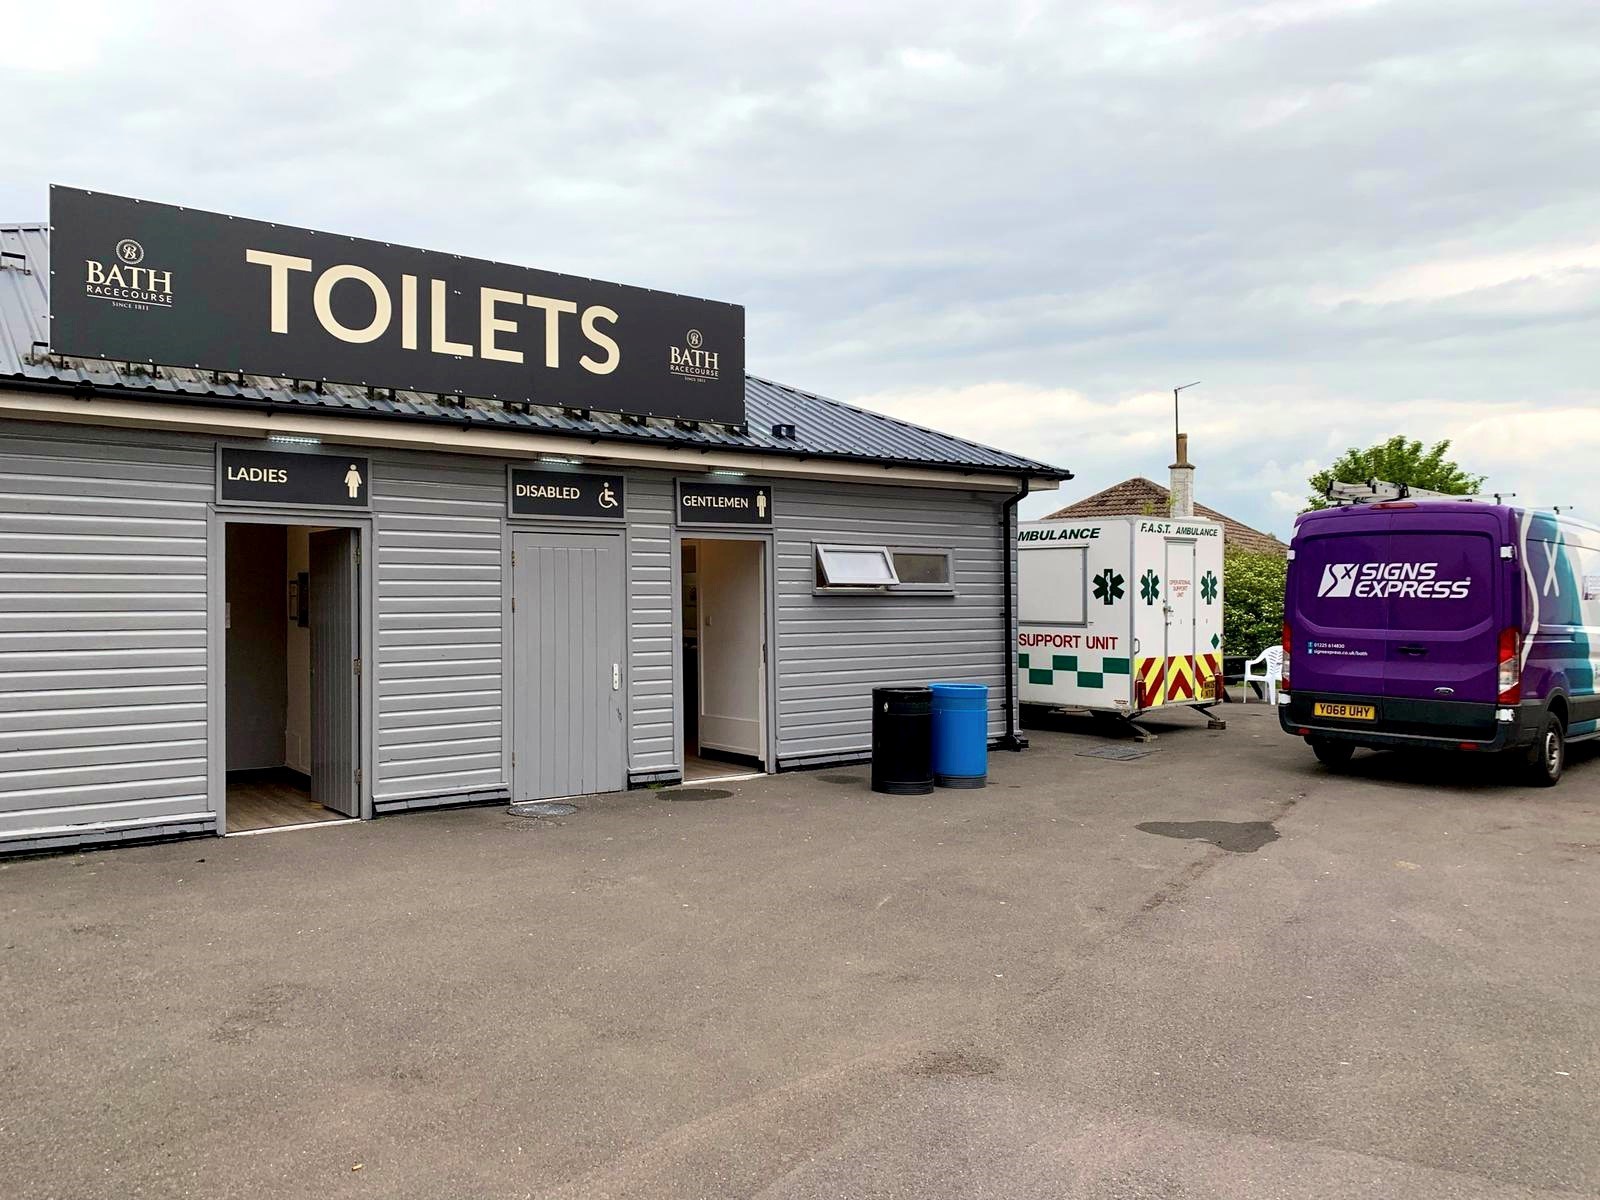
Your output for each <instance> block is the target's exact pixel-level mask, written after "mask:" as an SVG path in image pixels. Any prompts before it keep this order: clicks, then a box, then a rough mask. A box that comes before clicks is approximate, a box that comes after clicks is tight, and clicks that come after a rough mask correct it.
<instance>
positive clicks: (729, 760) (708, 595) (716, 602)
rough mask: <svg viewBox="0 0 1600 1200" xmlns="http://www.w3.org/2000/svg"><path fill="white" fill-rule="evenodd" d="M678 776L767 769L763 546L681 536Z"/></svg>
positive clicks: (704, 776) (698, 777) (701, 776)
mask: <svg viewBox="0 0 1600 1200" xmlns="http://www.w3.org/2000/svg"><path fill="white" fill-rule="evenodd" d="M680 554H681V556H682V557H681V562H680V564H679V565H680V568H681V569H680V577H681V578H682V580H683V591H682V595H681V597H680V612H681V617H682V631H683V665H684V670H683V777H684V779H685V780H686V781H688V780H707V779H714V778H720V777H726V776H728V775H734V774H741V773H748V772H750V771H762V770H765V769H766V753H767V750H766V748H767V611H766V583H765V578H766V571H765V561H764V559H765V554H766V547H765V546H764V545H763V543H761V542H759V541H749V540H743V539H733V538H684V539H683V540H682V543H681V549H680Z"/></svg>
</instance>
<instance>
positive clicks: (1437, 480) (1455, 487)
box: [1306, 434, 1484, 510]
mask: <svg viewBox="0 0 1600 1200" xmlns="http://www.w3.org/2000/svg"><path fill="white" fill-rule="evenodd" d="M1449 451H1450V442H1449V441H1448V440H1446V441H1442V442H1437V443H1435V444H1434V446H1433V448H1432V449H1430V450H1425V449H1423V446H1422V443H1421V442H1419V441H1413V440H1408V439H1407V438H1405V437H1402V436H1400V435H1398V434H1397V435H1396V436H1394V437H1392V438H1390V439H1389V440H1388V441H1387V442H1379V443H1378V444H1377V445H1375V446H1369V447H1368V448H1367V449H1365V450H1358V449H1356V448H1355V447H1354V446H1352V447H1350V449H1348V450H1346V451H1345V452H1344V453H1343V454H1341V455H1340V456H1339V457H1338V458H1337V459H1336V460H1335V461H1334V463H1333V465H1332V466H1331V467H1328V468H1326V469H1325V470H1321V471H1318V472H1317V473H1316V474H1315V475H1313V476H1312V477H1311V478H1310V479H1309V480H1307V482H1308V483H1309V484H1310V485H1311V495H1310V496H1309V497H1308V498H1307V504H1306V507H1307V509H1308V510H1309V509H1313V508H1327V507H1328V500H1327V494H1326V493H1327V491H1328V486H1329V485H1330V484H1332V483H1335V482H1337V483H1365V482H1366V481H1367V480H1369V479H1381V480H1383V481H1384V482H1385V483H1404V484H1406V485H1408V486H1410V487H1414V488H1426V489H1427V490H1428V491H1430V492H1445V493H1448V494H1449V495H1452V496H1470V495H1472V494H1473V493H1474V492H1476V491H1477V490H1478V489H1479V488H1481V487H1482V486H1483V480H1484V476H1482V475H1470V474H1468V473H1467V472H1466V471H1463V470H1462V469H1461V467H1460V465H1459V464H1457V463H1455V462H1454V461H1452V460H1451V459H1448V458H1446V457H1445V455H1446V454H1448V453H1449Z"/></svg>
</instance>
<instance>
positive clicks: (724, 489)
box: [678, 479, 772, 525]
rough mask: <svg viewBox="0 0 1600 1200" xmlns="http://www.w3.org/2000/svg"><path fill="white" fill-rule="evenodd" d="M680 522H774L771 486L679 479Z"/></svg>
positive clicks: (737, 523)
mask: <svg viewBox="0 0 1600 1200" xmlns="http://www.w3.org/2000/svg"><path fill="white" fill-rule="evenodd" d="M678 524H680V525H771V524H772V489H771V488H770V487H767V486H766V485H765V484H759V483H710V482H701V481H699V480H695V481H694V482H690V481H689V480H685V479H680V480H679V481H678Z"/></svg>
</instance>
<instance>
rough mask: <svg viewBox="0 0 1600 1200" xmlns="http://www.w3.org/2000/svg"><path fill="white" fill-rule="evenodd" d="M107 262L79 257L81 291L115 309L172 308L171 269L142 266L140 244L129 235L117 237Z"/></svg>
mask: <svg viewBox="0 0 1600 1200" xmlns="http://www.w3.org/2000/svg"><path fill="white" fill-rule="evenodd" d="M112 257H113V258H114V259H115V261H114V262H111V263H110V264H107V263H103V262H101V261H99V260H98V259H93V258H86V259H84V260H83V268H84V279H83V290H84V294H85V295H88V296H93V297H94V298H95V299H97V300H109V301H111V303H112V304H113V305H115V306H116V307H118V308H131V309H138V310H149V309H152V308H171V307H172V272H171V271H158V270H156V269H155V268H154V267H146V266H143V265H141V264H143V262H144V247H143V246H142V245H140V244H139V243H138V242H137V241H135V240H134V239H133V238H130V237H125V238H122V239H120V240H119V241H118V242H117V244H116V247H115V250H114V253H113V255H112Z"/></svg>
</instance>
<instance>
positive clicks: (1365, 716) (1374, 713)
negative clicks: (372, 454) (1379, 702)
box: [1311, 700, 1378, 721]
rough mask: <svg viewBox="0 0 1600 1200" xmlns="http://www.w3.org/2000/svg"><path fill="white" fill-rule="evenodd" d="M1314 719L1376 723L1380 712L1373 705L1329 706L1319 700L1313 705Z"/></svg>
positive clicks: (1312, 713)
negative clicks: (1323, 718) (1329, 718)
mask: <svg viewBox="0 0 1600 1200" xmlns="http://www.w3.org/2000/svg"><path fill="white" fill-rule="evenodd" d="M1311 715H1312V716H1314V717H1339V718H1341V719H1343V720H1346V721H1376V720H1377V719H1378V710H1377V708H1376V706H1374V705H1371V704H1329V703H1328V702H1327V701H1326V700H1318V701H1316V702H1315V703H1313V704H1312V705H1311Z"/></svg>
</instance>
